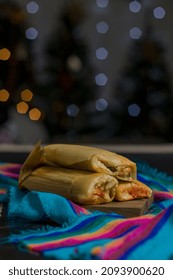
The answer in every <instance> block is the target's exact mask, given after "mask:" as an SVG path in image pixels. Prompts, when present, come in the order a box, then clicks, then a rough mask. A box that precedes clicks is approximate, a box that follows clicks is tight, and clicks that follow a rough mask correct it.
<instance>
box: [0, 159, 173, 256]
mask: <svg viewBox="0 0 173 280" xmlns="http://www.w3.org/2000/svg"><path fill="white" fill-rule="evenodd" d="M19 170H20V165H15V164H5V163H2V164H1V166H0V199H1V201H2V202H3V201H6V202H7V203H8V217H9V218H14V219H15V218H17V217H19V218H22V219H24V222H25V221H26V220H28V221H33V222H34V221H43V220H45V219H50V220H52V221H54V222H55V223H56V224H57V226H47V227H43V228H41V229H38V230H29V229H28V230H27V231H25V232H19V233H18V234H16V235H11V236H9V238H8V242H13V243H16V245H17V246H18V248H19V249H21V248H22V250H26V251H28V252H37V253H39V254H41V255H42V256H43V257H44V258H45V259H63V260H66V259H80V260H82V259H86V260H87V259H93V260H94V259H101V260H145V259H147V260H148V259H155V260H157V259H160V260H168V259H173V242H172V232H173V177H172V176H168V175H167V174H166V173H163V172H160V171H158V170H157V169H155V168H153V167H151V166H149V165H148V164H145V163H141V162H139V163H137V170H138V179H139V180H140V181H142V182H144V183H145V184H147V185H149V186H150V187H151V188H152V189H153V192H154V202H153V204H152V206H151V208H150V209H149V212H148V213H146V214H145V215H143V216H140V217H134V218H125V217H123V216H120V215H118V214H116V213H111V214H106V213H102V212H89V211H88V210H86V209H84V208H82V207H80V206H78V205H77V204H75V203H72V202H71V201H69V200H67V199H65V198H63V197H61V196H58V195H55V194H51V193H41V192H35V191H32V192H24V191H20V190H18V188H17V178H18V174H19Z"/></svg>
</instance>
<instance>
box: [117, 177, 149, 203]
mask: <svg viewBox="0 0 173 280" xmlns="http://www.w3.org/2000/svg"><path fill="white" fill-rule="evenodd" d="M151 196H152V190H151V189H150V188H149V187H148V186H147V185H145V184H144V183H142V182H140V181H139V180H133V181H130V182H125V181H119V182H118V186H117V187H116V193H115V197H114V200H116V201H128V200H134V199H140V198H150V197H151Z"/></svg>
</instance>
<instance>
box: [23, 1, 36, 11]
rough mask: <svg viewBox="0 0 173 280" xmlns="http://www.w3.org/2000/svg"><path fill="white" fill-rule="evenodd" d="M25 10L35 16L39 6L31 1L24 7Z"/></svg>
mask: <svg viewBox="0 0 173 280" xmlns="http://www.w3.org/2000/svg"><path fill="white" fill-rule="evenodd" d="M26 9H27V12H28V13H29V14H36V13H37V12H38V10H39V5H38V3H36V2H35V1H31V2H29V3H28V4H27V5H26Z"/></svg>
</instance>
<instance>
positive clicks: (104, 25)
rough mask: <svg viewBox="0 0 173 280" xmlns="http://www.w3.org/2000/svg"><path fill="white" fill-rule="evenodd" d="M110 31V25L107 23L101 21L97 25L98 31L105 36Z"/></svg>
mask: <svg viewBox="0 0 173 280" xmlns="http://www.w3.org/2000/svg"><path fill="white" fill-rule="evenodd" d="M108 29H109V25H108V23H106V22H105V21H99V22H98V23H97V24H96V30H97V32H98V33H103V34H104V33H107V32H108Z"/></svg>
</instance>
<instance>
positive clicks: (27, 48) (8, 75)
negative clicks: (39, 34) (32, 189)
mask: <svg viewBox="0 0 173 280" xmlns="http://www.w3.org/2000/svg"><path fill="white" fill-rule="evenodd" d="M26 30H27V18H26V13H25V11H24V10H23V9H22V8H21V7H20V5H18V4H17V3H16V2H15V1H3V2H2V3H0V142H20V141H21V142H22V139H23V137H22V135H24V134H26V131H27V132H28V134H29V135H35V136H36V135H37V133H35V134H34V133H33V127H35V126H36V129H37V132H38V131H39V128H38V125H39V123H37V124H36V123H34V121H37V120H40V119H41V117H42V114H41V111H40V110H39V109H38V108H36V107H35V105H34V102H35V97H36V96H34V94H33V92H34V91H35V86H36V84H35V79H34V75H33V65H32V46H31V40H29V39H28V38H27V36H26V33H25V32H26ZM39 118H40V119H39ZM25 130H26V131H25ZM31 130H32V131H31ZM29 135H28V142H29V139H30V137H29ZM38 137H39V136H38ZM42 138H43V137H42ZM39 139H40V138H39ZM26 140H27V139H26ZM37 141H38V140H37Z"/></svg>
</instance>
